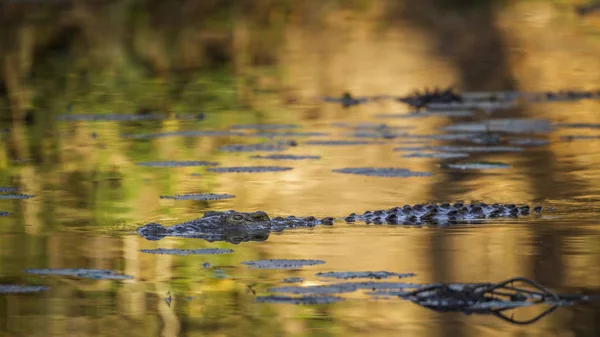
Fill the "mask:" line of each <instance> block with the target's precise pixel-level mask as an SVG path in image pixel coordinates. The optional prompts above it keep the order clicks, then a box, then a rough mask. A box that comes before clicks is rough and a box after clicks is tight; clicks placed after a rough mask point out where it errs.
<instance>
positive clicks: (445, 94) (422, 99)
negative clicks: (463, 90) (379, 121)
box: [396, 87, 463, 109]
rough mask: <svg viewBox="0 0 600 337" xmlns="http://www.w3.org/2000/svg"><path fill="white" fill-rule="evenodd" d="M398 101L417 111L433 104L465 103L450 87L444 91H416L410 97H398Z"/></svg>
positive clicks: (437, 89)
mask: <svg viewBox="0 0 600 337" xmlns="http://www.w3.org/2000/svg"><path fill="white" fill-rule="evenodd" d="M396 100H397V101H399V102H403V103H406V104H408V105H410V106H411V107H414V108H416V109H421V108H424V107H426V106H429V105H430V104H433V103H454V102H458V103H460V102H462V101H463V99H462V97H461V95H460V94H457V93H455V92H454V90H453V88H452V87H448V88H447V89H444V90H442V89H439V88H435V89H434V90H433V91H429V89H427V88H426V89H425V90H424V91H423V92H422V93H421V92H419V91H415V93H414V94H412V95H410V96H404V97H398V98H396Z"/></svg>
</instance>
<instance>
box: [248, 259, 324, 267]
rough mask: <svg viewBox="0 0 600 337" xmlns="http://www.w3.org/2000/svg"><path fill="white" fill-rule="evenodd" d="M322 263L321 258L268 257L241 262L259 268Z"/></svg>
mask: <svg viewBox="0 0 600 337" xmlns="http://www.w3.org/2000/svg"><path fill="white" fill-rule="evenodd" d="M324 263H325V261H323V260H310V259H298V260H295V259H270V260H255V261H244V262H242V264H244V265H247V266H248V267H250V268H259V269H298V268H302V267H304V266H315V265H318V264H324Z"/></svg>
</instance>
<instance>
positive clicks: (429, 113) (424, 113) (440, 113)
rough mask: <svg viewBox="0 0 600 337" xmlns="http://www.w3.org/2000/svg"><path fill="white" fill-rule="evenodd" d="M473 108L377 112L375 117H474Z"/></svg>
mask: <svg viewBox="0 0 600 337" xmlns="http://www.w3.org/2000/svg"><path fill="white" fill-rule="evenodd" d="M473 115H474V113H473V111H472V110H421V111H413V112H409V113H393V114H376V115H375V116H374V117H375V118H424V117H472V116H473Z"/></svg>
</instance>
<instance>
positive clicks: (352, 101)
mask: <svg viewBox="0 0 600 337" xmlns="http://www.w3.org/2000/svg"><path fill="white" fill-rule="evenodd" d="M321 100H322V101H323V102H327V103H341V104H342V107H343V108H344V109H346V108H349V107H351V106H354V105H359V104H363V103H367V102H368V101H369V98H367V97H352V95H351V94H350V93H349V92H345V93H344V94H343V95H342V97H328V96H326V97H321Z"/></svg>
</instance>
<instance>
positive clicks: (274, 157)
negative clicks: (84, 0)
mask: <svg viewBox="0 0 600 337" xmlns="http://www.w3.org/2000/svg"><path fill="white" fill-rule="evenodd" d="M250 158H252V159H271V160H305V159H315V160H316V159H321V156H296V155H293V154H271V155H268V156H261V155H256V156H250Z"/></svg>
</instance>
